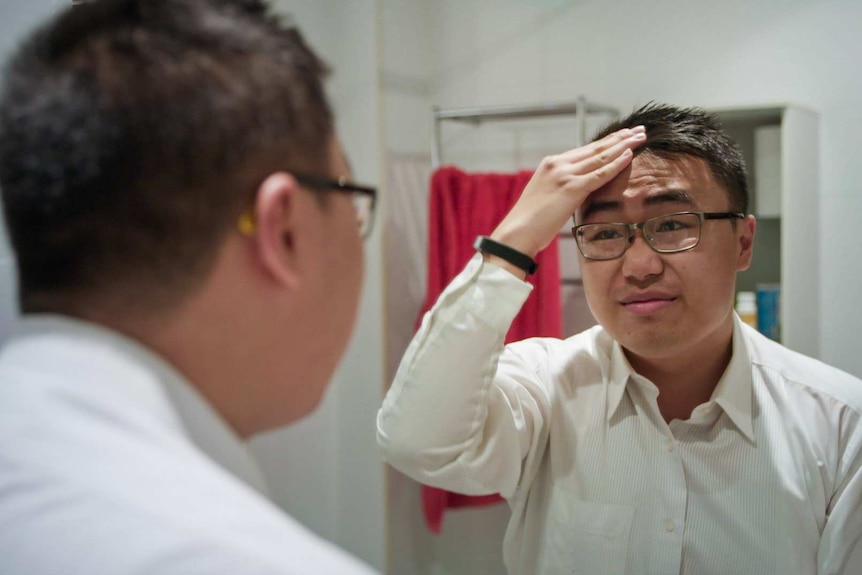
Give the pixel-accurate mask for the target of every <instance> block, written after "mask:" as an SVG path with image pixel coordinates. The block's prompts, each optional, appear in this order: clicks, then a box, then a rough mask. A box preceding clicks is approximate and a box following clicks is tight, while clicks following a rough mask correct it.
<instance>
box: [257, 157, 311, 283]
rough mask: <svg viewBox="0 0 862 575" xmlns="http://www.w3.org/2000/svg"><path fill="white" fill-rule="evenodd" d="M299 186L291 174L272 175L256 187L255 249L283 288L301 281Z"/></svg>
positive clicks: (267, 269) (262, 263)
mask: <svg viewBox="0 0 862 575" xmlns="http://www.w3.org/2000/svg"><path fill="white" fill-rule="evenodd" d="M299 204H300V198H299V186H298V184H297V182H296V180H295V179H294V178H293V176H291V175H290V174H287V173H284V172H277V173H274V174H270V175H269V176H268V177H267V178H266V179H265V180H264V181H263V182H262V183H261V184H260V187H259V188H258V190H257V196H256V199H255V205H254V213H255V221H256V230H255V238H254V240H255V249H256V251H257V255H258V258H259V260H260V263H261V265H262V266H263V268H264V269H265V270H266V271H267V272H268V273H269V275H270V276H271V277H272V278H273V279H274V280H275V281H276V282H278V283H279V284H281V285H282V286H284V287H289V288H293V287H296V285H297V284H298V283H299V270H298V268H297V264H298V261H297V254H296V235H297V230H296V227H297V225H298V224H299V223H300V220H301V214H300V212H301V207H300V205H299Z"/></svg>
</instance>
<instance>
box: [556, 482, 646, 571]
mask: <svg viewBox="0 0 862 575" xmlns="http://www.w3.org/2000/svg"><path fill="white" fill-rule="evenodd" d="M634 513H635V509H634V507H631V506H627V505H611V504H608V503H595V502H592V501H581V500H580V499H577V498H575V497H573V496H571V495H569V494H568V493H564V492H563V491H561V490H560V489H558V488H554V491H553V495H552V497H551V505H550V508H549V509H548V519H547V522H546V525H545V534H544V538H543V543H542V552H541V559H540V569H539V573H541V575H573V574H574V575H581V574H584V575H624V573H625V570H626V556H627V555H628V548H629V537H630V535H631V530H632V521H633V519H634Z"/></svg>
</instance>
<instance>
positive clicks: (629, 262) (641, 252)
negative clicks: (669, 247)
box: [622, 230, 664, 281]
mask: <svg viewBox="0 0 862 575" xmlns="http://www.w3.org/2000/svg"><path fill="white" fill-rule="evenodd" d="M629 241H630V242H631V245H629V248H628V249H627V250H626V252H625V253H624V254H623V256H622V257H623V267H622V272H623V275H624V276H625V277H626V278H628V279H632V280H635V281H643V280H646V279H649V278H650V277H651V276H658V275H661V273H662V271H664V261H663V260H662V259H661V254H659V253H658V252H656V251H655V250H654V249H652V248H651V247H650V246H649V244H647V242H646V240H645V239H644V237H643V233H641V231H640V230H636V231H634V232H633V233H632V235H631V236H630V240H629Z"/></svg>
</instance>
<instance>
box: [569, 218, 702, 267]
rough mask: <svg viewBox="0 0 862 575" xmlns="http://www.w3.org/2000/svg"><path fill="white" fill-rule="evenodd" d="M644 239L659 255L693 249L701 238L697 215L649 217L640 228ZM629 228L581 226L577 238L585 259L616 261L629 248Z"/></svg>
mask: <svg viewBox="0 0 862 575" xmlns="http://www.w3.org/2000/svg"><path fill="white" fill-rule="evenodd" d="M638 227H640V228H641V229H642V231H643V235H644V239H645V240H646V241H647V243H649V245H650V246H652V247H653V248H654V249H655V250H657V251H660V252H678V251H683V250H687V249H691V248H693V247H694V246H695V245H697V243H698V240H699V239H700V217H699V216H698V214H690V213H682V214H667V215H664V216H658V217H655V218H650V219H648V220H646V221H645V222H643V224H641V225H640V226H638ZM630 233H634V230H631V228H630V226H629V225H627V224H620V223H606V224H587V225H584V226H579V227H578V228H577V232H576V234H575V237H576V239H577V241H578V246H579V247H580V249H581V252H582V253H583V254H584V257H588V258H594V259H613V258H617V257H619V256H621V255H622V254H623V253H624V252H625V251H626V248H627V247H628V244H629V234H630Z"/></svg>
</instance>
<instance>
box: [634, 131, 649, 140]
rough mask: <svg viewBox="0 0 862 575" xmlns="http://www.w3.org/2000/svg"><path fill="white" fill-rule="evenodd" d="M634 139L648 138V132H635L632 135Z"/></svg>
mask: <svg viewBox="0 0 862 575" xmlns="http://www.w3.org/2000/svg"><path fill="white" fill-rule="evenodd" d="M631 139H632V140H646V132H635V133H633V134H632V135H631Z"/></svg>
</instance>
